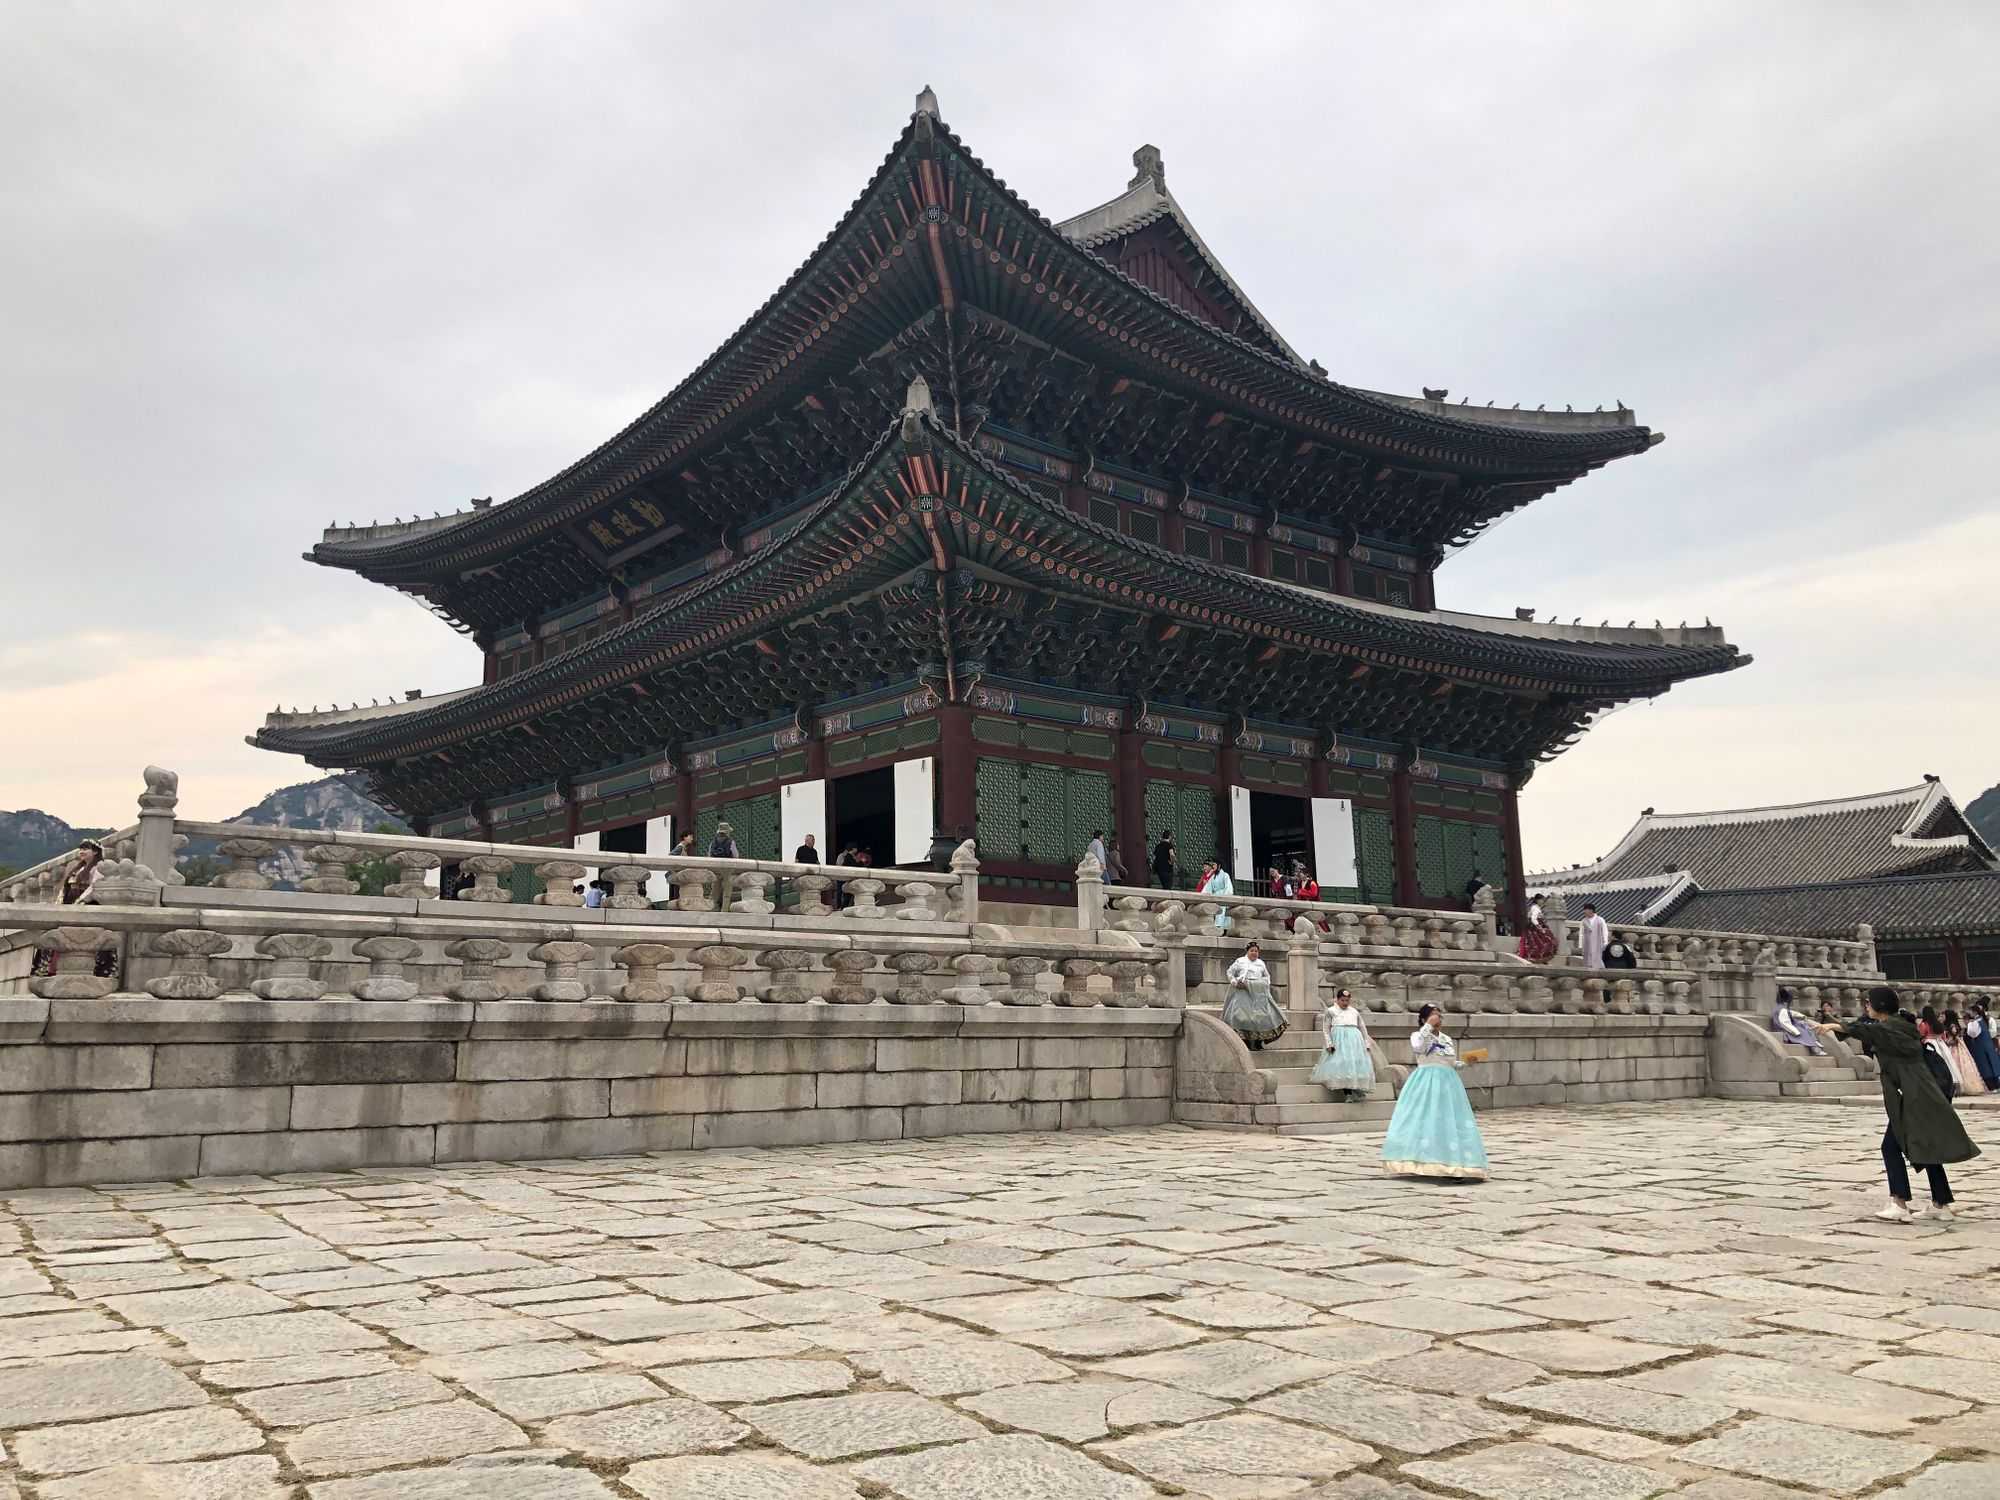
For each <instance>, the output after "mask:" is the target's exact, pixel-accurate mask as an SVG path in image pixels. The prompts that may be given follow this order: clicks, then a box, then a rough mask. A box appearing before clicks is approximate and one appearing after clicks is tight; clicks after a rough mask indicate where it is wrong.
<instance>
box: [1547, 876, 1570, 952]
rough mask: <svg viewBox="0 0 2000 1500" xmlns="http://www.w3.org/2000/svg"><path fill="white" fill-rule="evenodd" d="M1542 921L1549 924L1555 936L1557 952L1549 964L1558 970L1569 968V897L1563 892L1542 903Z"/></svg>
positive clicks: (1558, 892)
mask: <svg viewBox="0 0 2000 1500" xmlns="http://www.w3.org/2000/svg"><path fill="white" fill-rule="evenodd" d="M1542 920H1543V921H1545V922H1547V923H1548V924H1549V931H1550V932H1552V933H1554V934H1555V939H1556V951H1555V953H1554V954H1553V955H1551V956H1550V958H1549V963H1550V964H1551V965H1552V966H1553V967H1555V968H1558V969H1566V968H1568V967H1569V955H1570V946H1569V897H1567V896H1565V895H1564V894H1563V893H1562V892H1561V891H1557V892H1556V893H1555V894H1554V895H1553V896H1551V897H1549V899H1548V900H1547V901H1545V902H1543V903H1542Z"/></svg>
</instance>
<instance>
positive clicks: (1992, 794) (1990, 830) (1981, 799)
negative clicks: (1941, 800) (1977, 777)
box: [1965, 786, 2000, 849]
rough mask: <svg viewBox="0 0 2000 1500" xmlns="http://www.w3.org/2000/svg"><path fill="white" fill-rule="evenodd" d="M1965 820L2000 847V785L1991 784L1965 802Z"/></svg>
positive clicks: (1982, 835) (1986, 838)
mask: <svg viewBox="0 0 2000 1500" xmlns="http://www.w3.org/2000/svg"><path fill="white" fill-rule="evenodd" d="M1965 821H1966V822H1968V823H1970V824H1971V825H1972V826H1973V827H1974V828H1977V829H1978V830H1979V836H1980V837H1981V838H1983V839H1985V840H1986V842H1987V843H1989V844H1991V845H1992V846H1993V847H1994V848H1996V849H2000V786H1989V787H1988V788H1987V789H1986V790H1985V791H1983V792H1981V793H1980V794H1979V795H1978V796H1977V797H1974V798H1973V799H1972V800H1971V801H1970V802H1968V803H1966V804H1965Z"/></svg>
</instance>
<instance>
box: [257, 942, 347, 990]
mask: <svg viewBox="0 0 2000 1500" xmlns="http://www.w3.org/2000/svg"><path fill="white" fill-rule="evenodd" d="M257 951H258V952H259V953H261V954H263V955H264V957H266V958H268V959H270V960H271V973H270V975H269V977H268V978H264V979H259V980H257V981H255V982H254V983H253V984H251V986H250V993H251V994H253V995H255V996H256V997H257V998H258V999H259V1000H317V999H319V998H320V997H321V996H322V995H324V994H325V993H326V984H325V982H324V981H322V980H318V979H315V978H313V977H312V966H313V961H314V960H315V959H322V958H325V957H326V956H327V955H328V954H329V953H331V952H333V944H332V943H330V942H328V941H327V940H326V939H325V938H323V937H316V936H314V935H313V934H312V933H310V932H274V933H272V934H271V935H270V936H269V937H267V938H265V939H263V940H262V941H261V942H259V943H258V944H257Z"/></svg>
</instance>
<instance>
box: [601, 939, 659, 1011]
mask: <svg viewBox="0 0 2000 1500" xmlns="http://www.w3.org/2000/svg"><path fill="white" fill-rule="evenodd" d="M611 958H612V961H613V962H614V963H618V964H621V965H623V966H624V969H625V982H624V983H623V984H621V985H619V986H618V988H617V990H616V991H615V993H616V994H617V996H618V998H619V999H620V1000H622V1001H624V1002H625V1003H626V1004H628V1005H637V1004H642V1003H650V1004H660V1003H662V1002H664V1001H668V1000H671V999H673V998H674V992H673V987H672V985H670V984H669V983H668V981H667V977H666V975H664V974H662V973H661V972H660V970H661V969H662V968H664V967H665V966H666V965H667V964H670V963H672V962H673V961H674V950H673V949H672V948H670V947H668V946H667V945H666V944H665V943H627V944H626V945H625V946H624V947H622V948H614V949H613V950H612V951H611Z"/></svg>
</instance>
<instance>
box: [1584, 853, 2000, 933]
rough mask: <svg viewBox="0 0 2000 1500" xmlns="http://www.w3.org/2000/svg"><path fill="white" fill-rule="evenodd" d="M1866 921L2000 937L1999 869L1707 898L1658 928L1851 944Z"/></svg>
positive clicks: (1684, 906)
mask: <svg viewBox="0 0 2000 1500" xmlns="http://www.w3.org/2000/svg"><path fill="white" fill-rule="evenodd" d="M1600 904H1602V903H1600ZM1611 920H1614V921H1616V920H1620V919H1618V918H1611ZM1626 920H1630V919H1626ZM1863 922H1866V923H1868V924H1869V925H1870V926H1871V927H1873V928H1874V929H1875V936H1876V937H1878V938H1887V939H1895V938H1925V937H1938V938H1943V937H1970V936H1978V935H1986V934H2000V870H1957V871H1953V872H1952V873H1950V874H1947V875H1897V876H1891V877H1889V878H1887V879H1883V880H1848V881H1838V882H1834V883H1832V884H1824V885H1785V886H1765V887H1760V888H1756V889H1750V890H1736V891H1701V892H1698V893H1696V894H1693V895H1691V896H1690V897H1689V898H1688V899H1686V900H1685V901H1682V902H1681V903H1680V904H1679V905H1677V906H1676V907H1675V908H1674V911H1673V913H1672V915H1671V916H1668V917H1667V918H1665V919H1664V920H1663V921H1661V922H1660V923H1659V924H1658V925H1660V926H1664V927H1691V928H1702V929H1707V930H1712V931H1719V932H1775V933H1784V934H1788V935H1789V934H1797V935H1799V936H1801V937H1852V936H1853V935H1854V930H1855V928H1856V927H1857V926H1859V925H1860V924H1861V923H1863Z"/></svg>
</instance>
